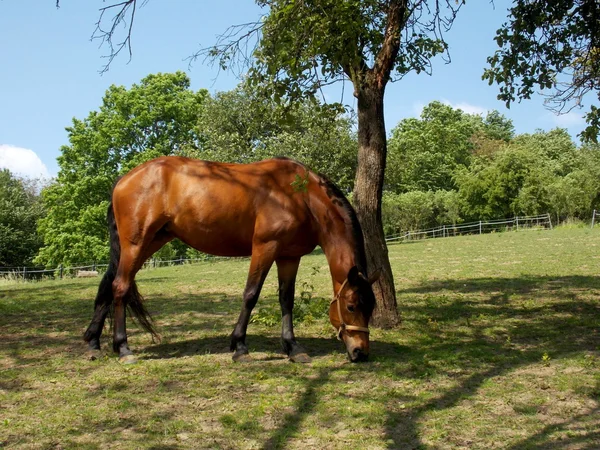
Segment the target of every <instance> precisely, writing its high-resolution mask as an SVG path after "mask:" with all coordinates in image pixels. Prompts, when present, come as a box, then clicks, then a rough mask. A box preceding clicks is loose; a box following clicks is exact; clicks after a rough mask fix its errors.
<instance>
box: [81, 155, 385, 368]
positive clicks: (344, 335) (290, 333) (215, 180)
mask: <svg viewBox="0 0 600 450" xmlns="http://www.w3.org/2000/svg"><path fill="white" fill-rule="evenodd" d="M107 218H108V224H109V234H110V263H109V265H108V268H107V271H106V273H105V274H104V276H103V278H102V280H101V282H100V285H99V287H98V292H97V295H96V299H95V303H94V313H93V318H92V321H91V323H90V325H89V327H88V328H87V330H86V332H85V334H84V340H85V341H87V343H88V348H89V351H90V352H92V353H97V352H98V351H99V350H100V336H101V334H102V330H103V328H104V323H105V319H106V317H107V316H108V315H110V316H112V325H113V326H112V329H113V351H114V352H115V353H118V354H119V359H120V361H121V362H123V363H133V362H135V361H136V358H135V356H134V355H133V353H132V351H131V350H130V349H129V346H128V344H127V332H126V308H128V309H129V311H130V312H131V313H132V314H133V315H134V316H135V317H136V318H137V319H138V322H139V324H140V325H141V327H142V328H144V329H145V330H146V331H148V332H149V333H151V334H152V336H153V338H154V337H158V335H157V332H156V330H155V328H154V324H153V320H152V317H151V316H150V314H149V313H148V311H147V310H146V308H145V306H144V304H143V298H142V296H141V295H140V293H139V292H138V289H137V286H136V283H135V280H134V278H135V275H136V273H137V272H138V271H139V270H140V269H141V267H142V265H143V264H144V262H145V261H146V260H147V259H148V258H150V256H152V254H154V253H155V252H156V251H158V250H159V249H160V248H161V247H162V246H163V245H165V244H166V243H168V242H169V241H171V240H172V239H174V238H179V239H180V240H181V241H183V242H185V243H186V244H188V245H189V246H191V247H193V248H195V249H197V250H199V251H201V252H204V253H207V254H211V255H216V256H229V257H239V256H250V269H249V273H248V278H247V282H246V287H245V289H244V291H243V296H242V309H241V312H240V315H239V318H238V321H237V323H236V325H235V328H234V330H233V333H232V334H231V345H230V348H231V351H232V352H233V356H232V358H233V360H234V361H236V362H239V361H249V360H251V357H250V355H249V352H248V347H247V346H246V330H247V327H248V322H249V320H250V315H251V312H252V309H253V308H254V306H255V305H256V303H257V301H258V297H259V295H260V292H261V288H262V286H263V282H264V281H265V278H266V276H267V274H268V272H269V270H270V268H271V266H272V265H273V263H275V264H276V266H277V274H278V284H279V303H280V306H281V315H282V330H281V343H282V347H283V350H284V352H285V353H286V354H287V356H288V358H289V359H290V360H291V361H295V362H309V361H310V357H309V356H308V354H307V353H306V351H305V350H304V349H303V348H302V347H301V346H300V345H299V344H298V343H297V341H296V338H295V336H294V328H293V317H292V310H293V307H294V290H295V281H296V274H297V272H298V267H299V264H300V258H301V257H302V256H304V255H306V254H309V253H311V252H312V251H313V250H314V249H315V248H316V247H317V246H321V248H322V249H323V252H324V254H325V257H326V259H327V262H328V265H329V269H330V272H331V279H332V283H333V292H334V295H333V298H332V300H331V303H330V307H329V319H330V322H331V324H332V325H333V327H334V328H335V329H337V337H338V339H339V340H341V341H343V342H344V344H345V346H346V350H347V352H348V356H349V358H350V360H351V361H352V362H357V361H365V360H367V359H368V355H369V328H368V324H369V319H370V318H371V315H372V313H373V309H374V307H375V297H374V295H373V290H372V287H371V284H372V283H373V282H374V281H375V280H376V279H377V278H378V273H377V272H376V273H374V274H372V275H371V277H369V276H368V273H367V263H366V256H365V249H364V240H363V234H362V230H361V227H360V224H359V221H358V219H357V217H356V213H355V211H354V209H353V208H352V206H351V205H350V203H349V202H348V200H347V199H346V197H345V196H344V195H343V193H342V192H341V191H340V189H339V188H337V187H336V186H335V185H334V184H333V183H332V182H330V181H329V180H328V179H327V178H326V177H324V176H322V175H318V174H316V173H314V172H312V171H310V170H309V169H308V168H307V167H306V166H304V165H303V164H301V163H299V162H297V161H294V160H291V159H288V158H275V159H269V160H264V161H260V162H255V163H249V164H230V163H218V162H213V161H202V160H197V159H190V158H185V157H179V156H164V157H160V158H157V159H154V160H151V161H148V162H146V163H143V164H141V165H140V166H138V167H136V168H134V169H133V170H131V171H130V172H129V173H127V174H126V175H125V176H123V177H122V178H120V179H119V180H118V181H117V182H116V184H115V185H114V187H113V191H112V196H111V202H110V204H109V208H108V213H107Z"/></svg>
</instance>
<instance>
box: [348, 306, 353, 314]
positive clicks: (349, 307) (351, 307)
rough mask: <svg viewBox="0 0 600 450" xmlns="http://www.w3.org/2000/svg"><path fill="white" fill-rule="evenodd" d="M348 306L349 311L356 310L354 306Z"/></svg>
mask: <svg viewBox="0 0 600 450" xmlns="http://www.w3.org/2000/svg"><path fill="white" fill-rule="evenodd" d="M346 308H348V311H350V312H351V313H353V312H354V306H352V305H348V306H347V307H346Z"/></svg>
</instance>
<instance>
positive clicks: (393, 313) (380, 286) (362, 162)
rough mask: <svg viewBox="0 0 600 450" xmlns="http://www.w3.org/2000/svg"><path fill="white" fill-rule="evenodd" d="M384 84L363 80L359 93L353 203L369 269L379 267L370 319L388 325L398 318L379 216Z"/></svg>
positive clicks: (383, 159)
mask: <svg viewBox="0 0 600 450" xmlns="http://www.w3.org/2000/svg"><path fill="white" fill-rule="evenodd" d="M384 90H385V86H381V84H379V86H378V85H377V83H374V82H373V83H364V84H363V86H362V87H361V88H359V89H357V90H356V91H355V92H356V96H357V97H358V147H359V148H358V167H357V170H356V182H355V185H354V205H355V207H356V213H357V214H358V219H359V220H360V223H361V226H362V229H363V235H364V238H365V247H366V253H367V264H368V270H369V272H370V273H373V271H375V270H377V269H381V277H380V278H379V280H378V281H376V282H375V283H374V284H373V292H374V293H375V298H376V307H375V311H374V312H373V317H372V318H371V323H372V324H373V325H374V326H376V327H382V328H391V327H394V326H396V325H398V323H399V322H400V318H399V315H398V305H397V303H396V291H395V289H394V278H393V275H392V269H391V266H390V260H389V258H388V251H387V245H386V243H385V236H384V234H383V223H382V220H381V195H382V192H383V178H384V174H385V164H386V155H387V142H386V135H385V122H384V119H383V94H384Z"/></svg>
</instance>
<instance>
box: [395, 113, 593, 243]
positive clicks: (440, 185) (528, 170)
mask: <svg viewBox="0 0 600 450" xmlns="http://www.w3.org/2000/svg"><path fill="white" fill-rule="evenodd" d="M599 179H600V147H599V146H598V145H597V144H584V145H582V146H576V145H575V143H574V142H573V141H572V139H571V137H570V135H569V134H568V133H567V131H566V130H564V129H555V130H552V131H548V132H546V131H537V132H535V133H533V134H523V135H519V136H515V135H514V129H513V125H512V123H511V121H510V120H507V119H506V118H504V117H503V116H502V115H501V114H499V113H498V112H497V111H494V112H491V113H489V114H488V115H487V116H486V117H481V116H478V115H470V114H466V113H464V112H462V111H461V110H457V109H453V108H452V107H450V106H447V105H443V104H441V103H439V102H432V103H431V104H429V105H428V106H427V107H425V108H424V110H423V112H422V114H421V117H420V118H419V119H416V118H411V119H405V120H403V121H401V122H400V123H399V124H398V125H397V126H396V127H395V128H394V130H393V131H392V136H391V137H390V139H389V152H388V170H387V178H386V188H387V192H385V193H384V197H383V216H384V229H385V231H386V234H391V233H397V232H401V231H408V230H415V229H423V228H430V227H434V226H437V225H443V224H457V223H461V222H469V221H475V220H480V219H484V220H485V219H496V218H503V217H512V216H515V215H534V214H541V213H550V214H551V215H552V217H553V220H555V221H556V222H559V221H563V220H567V219H588V218H589V217H590V215H591V213H592V210H593V209H597V208H600V182H598V180H599Z"/></svg>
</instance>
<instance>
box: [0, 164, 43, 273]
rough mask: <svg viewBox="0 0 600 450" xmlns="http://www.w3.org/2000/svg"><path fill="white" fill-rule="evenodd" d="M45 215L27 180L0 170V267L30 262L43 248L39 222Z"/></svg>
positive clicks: (22, 264)
mask: <svg viewBox="0 0 600 450" xmlns="http://www.w3.org/2000/svg"><path fill="white" fill-rule="evenodd" d="M43 214H44V209H43V207H42V204H41V202H40V199H39V195H37V194H36V192H35V190H33V189H29V188H28V185H27V181H26V180H21V179H19V178H17V177H15V176H14V175H13V174H11V173H10V171H8V170H7V169H2V170H0V266H4V267H6V266H8V267H15V266H24V265H27V264H30V263H31V260H32V259H33V257H34V256H35V254H36V253H37V251H38V249H39V247H40V245H41V239H40V236H39V235H38V233H37V230H36V223H37V220H38V219H39V218H40V217H42V216H43Z"/></svg>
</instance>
